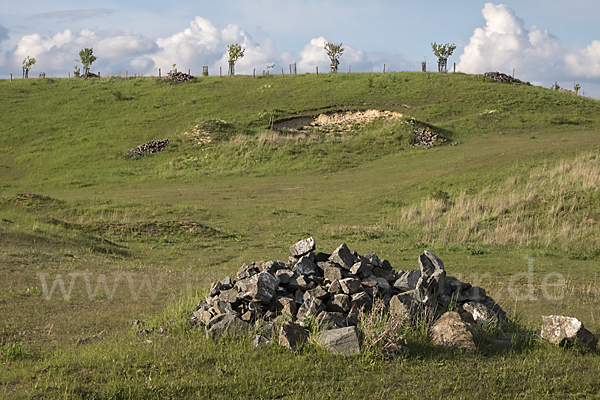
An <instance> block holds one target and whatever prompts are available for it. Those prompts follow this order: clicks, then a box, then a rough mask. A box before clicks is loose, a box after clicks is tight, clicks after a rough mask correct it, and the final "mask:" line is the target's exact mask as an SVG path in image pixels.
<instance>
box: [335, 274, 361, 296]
mask: <svg viewBox="0 0 600 400" xmlns="http://www.w3.org/2000/svg"><path fill="white" fill-rule="evenodd" d="M339 282H340V286H341V287H342V290H343V291H344V293H346V294H354V293H358V292H359V291H361V287H360V280H358V279H356V278H345V279H342V280H340V281H339Z"/></svg>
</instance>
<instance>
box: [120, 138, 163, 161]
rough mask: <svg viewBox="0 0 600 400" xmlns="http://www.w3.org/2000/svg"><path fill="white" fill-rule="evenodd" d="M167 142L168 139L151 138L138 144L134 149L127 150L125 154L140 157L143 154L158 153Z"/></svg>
mask: <svg viewBox="0 0 600 400" xmlns="http://www.w3.org/2000/svg"><path fill="white" fill-rule="evenodd" d="M169 143H171V142H170V141H169V139H164V140H151V141H149V142H146V143H144V144H140V145H139V146H138V147H136V148H135V149H132V150H129V152H128V153H127V154H129V156H130V157H141V156H143V155H145V154H154V153H159V152H161V151H163V150H164V149H166V148H167V146H168V145H169Z"/></svg>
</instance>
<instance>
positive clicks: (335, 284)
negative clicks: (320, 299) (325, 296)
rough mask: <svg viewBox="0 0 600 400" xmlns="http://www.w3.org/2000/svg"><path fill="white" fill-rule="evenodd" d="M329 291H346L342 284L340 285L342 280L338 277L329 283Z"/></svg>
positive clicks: (332, 292)
mask: <svg viewBox="0 0 600 400" xmlns="http://www.w3.org/2000/svg"><path fill="white" fill-rule="evenodd" d="M327 291H328V292H329V293H331V294H340V293H344V291H343V290H342V285H340V281H339V280H337V279H336V280H334V281H333V282H331V285H329V289H328V290H327Z"/></svg>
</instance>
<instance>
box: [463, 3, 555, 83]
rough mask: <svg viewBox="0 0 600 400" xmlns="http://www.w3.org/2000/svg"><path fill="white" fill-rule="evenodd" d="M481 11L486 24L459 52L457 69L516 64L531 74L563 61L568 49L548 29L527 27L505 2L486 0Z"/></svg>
mask: <svg viewBox="0 0 600 400" xmlns="http://www.w3.org/2000/svg"><path fill="white" fill-rule="evenodd" d="M482 14H483V17H484V18H485V20H486V26H485V27H484V28H477V29H475V32H474V33H473V36H472V37H471V40H470V42H469V44H468V45H467V46H466V47H465V48H464V52H463V54H462V55H461V56H460V63H459V64H458V65H457V69H458V70H460V71H463V72H467V73H481V72H485V71H490V70H494V71H496V70H499V71H502V72H512V69H513V68H515V69H516V70H517V71H519V73H521V74H525V75H528V74H534V73H535V72H540V71H546V70H548V69H552V68H553V67H554V66H556V65H557V64H560V63H561V58H562V57H563V55H564V53H565V50H564V49H563V48H562V47H561V46H560V44H559V42H558V40H557V39H556V38H555V37H554V36H552V35H551V34H550V33H549V32H548V31H542V30H540V29H538V28H537V27H535V26H532V27H531V28H530V29H525V27H524V21H523V20H522V19H520V18H518V17H517V16H516V15H515V13H514V11H513V10H511V9H510V8H508V7H507V6H505V5H503V4H500V5H494V4H492V3H487V4H486V5H485V6H484V8H483V11H482Z"/></svg>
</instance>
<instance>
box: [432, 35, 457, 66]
mask: <svg viewBox="0 0 600 400" xmlns="http://www.w3.org/2000/svg"><path fill="white" fill-rule="evenodd" d="M431 48H432V49H433V54H435V56H436V57H437V59H438V72H448V68H447V65H448V57H450V56H451V55H452V53H453V52H454V49H456V45H455V44H454V43H452V44H450V43H446V44H443V45H442V44H437V43H436V42H433V43H431Z"/></svg>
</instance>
